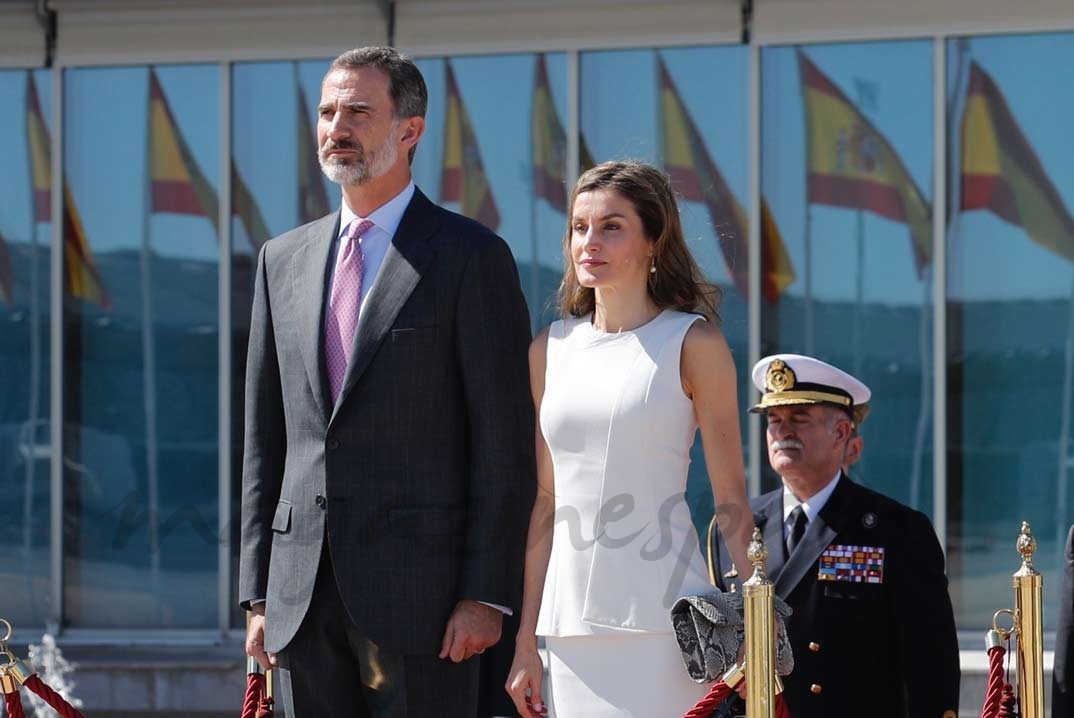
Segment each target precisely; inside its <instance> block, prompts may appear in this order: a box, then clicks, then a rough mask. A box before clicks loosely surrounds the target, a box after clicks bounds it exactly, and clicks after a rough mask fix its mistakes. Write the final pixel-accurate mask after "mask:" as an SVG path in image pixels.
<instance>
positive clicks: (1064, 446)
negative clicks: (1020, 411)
mask: <svg viewBox="0 0 1074 718" xmlns="http://www.w3.org/2000/svg"><path fill="white" fill-rule="evenodd" d="M1072 394H1074V273H1072V278H1071V290H1070V309H1069V312H1068V318H1067V337H1066V346H1065V347H1064V352H1063V411H1062V419H1061V420H1060V422H1059V476H1058V484H1057V486H1056V492H1055V493H1056V496H1055V531H1056V537H1057V541H1058V543H1056V546H1062V545H1063V538H1064V536H1065V534H1066V531H1065V529H1066V528H1067V526H1068V525H1069V521H1070V519H1069V517H1068V516H1067V511H1066V507H1067V469H1068V468H1069V467H1070V463H1071V462H1070V453H1069V448H1070V420H1071V410H1070V401H1071V398H1072V396H1071V395H1072Z"/></svg>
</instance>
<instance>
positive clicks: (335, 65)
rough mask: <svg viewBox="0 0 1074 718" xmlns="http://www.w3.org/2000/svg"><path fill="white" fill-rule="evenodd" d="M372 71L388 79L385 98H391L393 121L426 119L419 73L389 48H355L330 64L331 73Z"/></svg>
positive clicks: (424, 92)
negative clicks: (381, 73) (366, 69)
mask: <svg viewBox="0 0 1074 718" xmlns="http://www.w3.org/2000/svg"><path fill="white" fill-rule="evenodd" d="M365 67H372V68H375V69H377V70H380V71H381V72H383V73H384V74H386V75H387V76H388V94H389V95H390V96H391V98H392V105H393V111H394V114H395V117H396V119H400V120H405V119H408V118H410V117H425V111H426V109H427V108H428V105H429V90H428V89H427V88H426V87H425V78H424V77H422V75H421V70H419V69H418V66H417V65H415V64H414V61H413V60H411V59H410V58H409V57H407V56H406V55H403V54H402V53H400V52H398V51H397V50H396V49H395V48H391V47H358V48H355V49H353V50H347V51H346V52H345V53H343V54H342V55H340V56H339V57H337V58H336V59H335V60H332V64H331V66H329V68H328V72H332V71H333V70H360V69H362V68H365Z"/></svg>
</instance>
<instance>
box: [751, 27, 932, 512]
mask: <svg viewBox="0 0 1074 718" xmlns="http://www.w3.org/2000/svg"><path fill="white" fill-rule="evenodd" d="M761 64H762V75H761V78H762V82H761V92H762V104H761V110H762V120H761V129H762V132H761V154H762V159H761V166H762V170H761V186H762V196H763V197H764V198H765V202H766V205H767V207H768V209H769V210H770V212H771V216H770V218H771V224H770V225H769V227H767V228H766V229H767V231H766V232H765V237H764V240H765V241H764V242H763V244H762V255H763V256H762V260H763V261H762V264H763V266H764V268H765V271H766V273H770V274H773V275H776V274H778V275H779V276H774V277H773V278H772V279H771V280H769V279H768V277H767V276H766V277H765V279H766V284H767V285H768V286H770V287H771V291H769V292H766V296H765V297H764V299H763V301H762V320H761V329H762V343H761V354H762V355H766V354H772V353H778V352H792V353H801V354H810V355H813V356H817V357H818V358H820V359H824V360H825V361H829V362H831V363H833V364H835V365H836V366H839V367H842V368H844V369H846V370H847V371H849V372H850V373H852V374H854V375H855V376H858V377H861V378H862V379H863V381H865V382H866V383H867V384H868V385H869V386H870V388H871V389H872V390H873V398H872V401H871V402H870V405H871V407H872V411H871V412H870V415H869V418H868V420H867V421H866V422H865V423H864V424H863V425H862V427H861V434H862V437H863V438H864V440H865V451H864V453H863V456H862V460H861V462H860V463H859V464H858V465H857V466H856V467H854V469H853V470H852V473H853V474H854V475H855V477H856V478H857V479H858V480H860V481H862V482H863V483H865V484H866V485H868V486H870V487H872V488H875V489H877V490H878V491H881V492H883V493H885V494H887V495H889V496H891V497H893V498H895V499H898V500H899V501H902V502H903V503H906V504H909V505H910V506H913V507H914V508H917V509H920V510H922V511H924V512H925V513H927V514H930V515H931V514H932V505H933V476H932V474H933V471H932V466H933V441H932V418H933V412H932V381H933V372H932V331H933V327H932V316H933V311H932V291H933V289H932V287H933V284H932V281H933V280H932V266H933V265H932V263H931V257H932V254H933V252H932V224H931V223H932V219H931V217H932V199H931V198H932V173H933V147H932V136H933V122H934V120H933V108H932V96H933V95H932V75H933V68H932V44H931V43H930V42H927V41H911V42H882V43H881V42H876V43H862V44H839V45H810V46H799V47H777V48H768V49H765V50H764V51H763V53H762V55H761ZM787 280H790V281H789V282H788V283H786V284H785V286H783V288H782V289H780V288H779V284H780V283H782V282H786V281H787ZM763 463H765V464H766V463H767V462H763ZM775 480H776V479H775V478H774V477H773V478H772V481H773V482H774V481H775ZM933 519H934V520H935V517H933Z"/></svg>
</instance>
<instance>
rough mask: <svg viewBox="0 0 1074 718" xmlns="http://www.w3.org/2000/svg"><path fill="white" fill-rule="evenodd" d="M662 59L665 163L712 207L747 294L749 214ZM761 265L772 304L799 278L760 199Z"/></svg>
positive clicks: (688, 195)
mask: <svg viewBox="0 0 1074 718" xmlns="http://www.w3.org/2000/svg"><path fill="white" fill-rule="evenodd" d="M658 62H659V73H660V107H661V112H662V117H663V130H664V131H663V135H664V137H663V142H664V144H663V150H664V165H665V167H666V168H667V172H668V175H669V176H670V177H671V182H672V185H673V186H674V187H675V189H676V190H677V191H678V192H679V193H680V194H681V195H682V198H683V199H685V200H689V201H691V202H702V203H704V204H705V206H706V207H707V208H708V211H709V217H710V218H711V219H712V225H713V229H714V230H715V231H716V234H717V236H718V237H719V241H720V249H721V250H722V251H723V257H724V262H725V263H726V264H727V271H728V273H729V274H730V275H731V278H732V279H733V281H734V283H735V287H736V288H737V289H738V292H739V294H741V295H742V296H743V297H748V296H749V241H748V238H749V222H748V220H747V218H746V212H745V211H744V210H743V208H742V205H741V204H739V203H738V200H736V199H735V196H734V194H732V193H731V188H730V187H729V186H728V185H727V182H726V180H724V178H723V175H722V174H720V170H719V169H718V168H717V167H716V164H715V162H713V161H712V155H711V154H709V150H708V147H707V146H706V145H705V141H704V139H703V138H702V136H701V132H700V131H699V130H698V129H697V125H696V124H695V123H694V119H693V117H691V116H690V112H689V111H688V110H687V109H686V105H685V104H684V103H683V101H682V98H681V97H680V96H679V91H678V89H677V88H676V87H675V83H674V81H673V80H672V79H671V73H669V72H668V69H667V66H666V65H665V64H664V61H663V59H660V60H659V61H658ZM761 263H762V267H763V272H762V274H761V284H762V292H763V293H764V296H765V298H766V299H767V300H768V301H769V302H775V301H777V300H778V299H779V296H780V294H782V293H783V290H784V289H786V288H787V287H788V286H789V285H790V284H791V282H793V281H794V269H793V268H792V267H791V261H790V257H789V256H788V255H787V248H786V247H785V246H784V245H783V238H782V237H781V236H780V234H779V230H778V229H777V228H776V223H775V220H774V219H773V217H772V213H771V212H770V211H769V209H768V203H767V202H765V201H764V200H762V201H761Z"/></svg>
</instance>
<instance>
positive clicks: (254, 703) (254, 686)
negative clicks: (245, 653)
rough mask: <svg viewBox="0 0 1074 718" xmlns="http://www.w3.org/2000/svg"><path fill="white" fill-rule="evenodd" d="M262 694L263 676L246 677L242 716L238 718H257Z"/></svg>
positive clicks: (254, 674) (263, 688)
mask: <svg viewBox="0 0 1074 718" xmlns="http://www.w3.org/2000/svg"><path fill="white" fill-rule="evenodd" d="M264 693H265V677H264V676H263V675H261V674H260V673H251V674H249V675H248V676H246V697H245V698H244V699H243V701H242V715H241V717H240V718H258V709H259V708H260V707H261V696H263V695H264Z"/></svg>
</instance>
